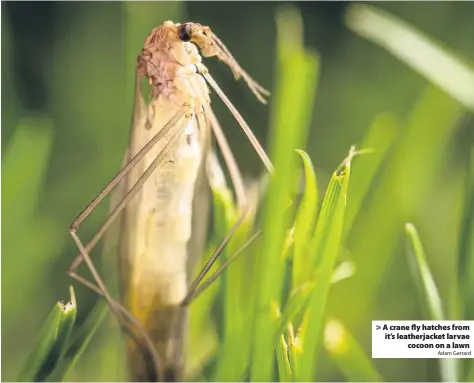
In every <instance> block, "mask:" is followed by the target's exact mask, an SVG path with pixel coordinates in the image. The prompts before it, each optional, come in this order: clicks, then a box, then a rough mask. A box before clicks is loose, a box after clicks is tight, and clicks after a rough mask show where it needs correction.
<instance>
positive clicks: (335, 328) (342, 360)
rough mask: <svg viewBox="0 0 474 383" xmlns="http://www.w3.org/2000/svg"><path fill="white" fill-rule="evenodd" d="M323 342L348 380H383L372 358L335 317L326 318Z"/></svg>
mask: <svg viewBox="0 0 474 383" xmlns="http://www.w3.org/2000/svg"><path fill="white" fill-rule="evenodd" d="M324 344H325V348H326V350H327V351H328V353H329V355H330V356H331V358H332V359H333V360H334V362H335V363H336V364H337V365H338V367H339V369H340V370H341V372H342V373H343V374H344V376H345V377H346V379H347V381H348V382H383V381H384V380H383V378H382V376H381V375H380V373H379V372H378V371H377V369H376V368H375V366H374V364H373V362H372V359H371V358H370V357H368V356H367V354H366V353H365V352H364V349H363V348H362V346H361V345H360V344H359V342H357V340H356V339H355V338H354V336H353V335H352V334H351V333H350V332H349V331H348V330H347V329H346V328H345V326H344V325H343V324H342V323H341V322H339V321H337V320H335V319H331V320H328V322H327V324H326V329H325V334H324Z"/></svg>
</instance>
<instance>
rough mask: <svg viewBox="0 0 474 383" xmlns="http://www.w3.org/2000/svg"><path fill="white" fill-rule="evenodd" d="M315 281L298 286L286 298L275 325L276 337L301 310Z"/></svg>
mask: <svg viewBox="0 0 474 383" xmlns="http://www.w3.org/2000/svg"><path fill="white" fill-rule="evenodd" d="M314 286H315V283H314V282H308V283H305V284H303V285H300V286H298V287H297V288H296V289H295V290H294V291H293V292H292V293H291V295H290V297H289V298H288V301H287V302H286V305H285V309H284V311H283V313H282V315H281V316H280V318H279V319H278V320H279V324H278V327H277V333H276V334H277V337H279V336H280V335H281V334H283V332H284V331H285V329H286V328H287V327H288V325H289V324H290V323H291V322H293V320H294V319H295V318H296V317H297V316H298V314H300V313H301V312H302V310H303V309H304V307H305V305H306V304H307V303H308V298H309V296H310V295H311V293H312V292H313V289H314Z"/></svg>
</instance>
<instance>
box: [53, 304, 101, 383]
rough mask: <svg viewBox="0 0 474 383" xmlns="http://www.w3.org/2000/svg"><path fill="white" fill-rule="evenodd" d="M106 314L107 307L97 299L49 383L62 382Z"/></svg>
mask: <svg viewBox="0 0 474 383" xmlns="http://www.w3.org/2000/svg"><path fill="white" fill-rule="evenodd" d="M107 313H108V306H107V303H106V301H105V300H104V299H99V300H98V301H97V303H96V304H95V306H94V308H93V309H92V311H91V312H90V313H89V314H88V316H87V318H86V320H85V322H84V323H83V324H82V325H81V326H80V327H79V329H77V330H76V331H75V332H74V333H73V335H72V336H71V337H70V341H69V342H68V347H67V350H66V352H65V353H64V356H63V357H62V358H61V360H60V361H59V363H58V365H57V367H56V368H55V369H54V371H52V373H51V374H50V375H49V376H48V379H47V380H48V381H49V382H61V381H63V380H64V379H65V378H66V376H67V374H68V372H69V371H71V370H72V368H73V367H74V365H75V364H76V363H77V361H78V360H79V358H80V357H81V355H82V354H83V353H84V351H85V349H86V348H87V346H88V344H89V343H90V341H91V339H92V338H93V337H94V334H95V332H96V331H97V329H98V327H99V326H100V324H101V323H102V322H103V321H104V318H105V317H106V315H107Z"/></svg>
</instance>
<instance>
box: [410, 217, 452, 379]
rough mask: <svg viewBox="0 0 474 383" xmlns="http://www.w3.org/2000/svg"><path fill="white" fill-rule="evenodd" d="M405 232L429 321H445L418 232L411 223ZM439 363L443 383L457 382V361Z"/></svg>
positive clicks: (444, 360)
mask: <svg viewBox="0 0 474 383" xmlns="http://www.w3.org/2000/svg"><path fill="white" fill-rule="evenodd" d="M405 231H406V233H407V235H408V238H409V241H410V251H409V255H410V257H411V258H414V262H411V264H412V265H414V267H415V268H416V269H415V270H414V271H415V272H414V274H415V275H416V276H417V279H418V283H419V285H420V286H422V294H423V298H424V299H423V301H424V302H425V303H426V304H427V306H428V312H429V319H431V320H438V321H440V320H444V319H445V314H444V310H443V305H442V302H441V298H440V295H439V292H438V288H437V287H436V282H435V281H434V278H433V275H432V274H431V271H430V268H429V266H428V262H427V260H426V255H425V252H424V250H423V245H422V244H421V240H420V237H419V235H418V232H417V230H416V228H415V226H414V225H413V224H411V223H407V224H406V225H405ZM439 363H440V369H441V378H442V380H443V382H457V381H458V376H457V375H458V374H457V359H454V358H441V359H440V360H439Z"/></svg>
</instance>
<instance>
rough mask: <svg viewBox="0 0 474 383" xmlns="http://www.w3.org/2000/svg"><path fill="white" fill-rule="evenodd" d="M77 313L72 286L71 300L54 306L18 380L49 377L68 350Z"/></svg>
mask: <svg viewBox="0 0 474 383" xmlns="http://www.w3.org/2000/svg"><path fill="white" fill-rule="evenodd" d="M76 314H77V307H76V302H75V297H74V290H73V289H72V287H71V302H70V303H67V304H65V305H64V304H62V303H60V302H58V303H56V305H55V306H54V307H53V309H52V310H51V312H50V314H49V315H48V318H47V319H46V322H45V323H44V325H43V327H42V329H41V330H40V333H39V335H38V340H37V342H36V345H35V347H34V349H33V351H32V352H31V354H30V356H29V357H28V359H27V361H26V364H25V367H24V369H23V371H22V372H21V373H20V375H19V377H18V381H20V382H24V381H27V382H38V381H39V382H42V381H44V380H45V379H46V378H47V377H48V375H49V374H50V373H51V371H53V370H54V368H55V367H56V365H57V363H58V362H59V360H60V359H61V358H62V356H63V355H64V354H65V352H66V345H67V342H68V340H69V335H70V334H71V331H72V328H73V326H74V323H75V321H76Z"/></svg>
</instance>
